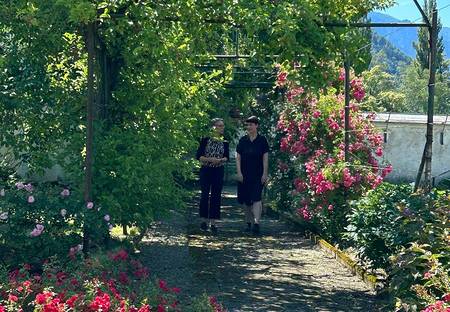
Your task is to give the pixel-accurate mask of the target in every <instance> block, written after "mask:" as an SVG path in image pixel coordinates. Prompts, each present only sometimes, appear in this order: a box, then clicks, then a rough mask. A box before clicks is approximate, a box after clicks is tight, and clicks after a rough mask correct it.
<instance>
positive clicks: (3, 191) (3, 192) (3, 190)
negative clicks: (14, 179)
mask: <svg viewBox="0 0 450 312" xmlns="http://www.w3.org/2000/svg"><path fill="white" fill-rule="evenodd" d="M0 196H2V197H3V196H5V189H1V190H0Z"/></svg>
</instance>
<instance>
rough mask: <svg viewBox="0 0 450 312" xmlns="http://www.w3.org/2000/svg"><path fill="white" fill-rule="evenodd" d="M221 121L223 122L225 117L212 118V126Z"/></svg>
mask: <svg viewBox="0 0 450 312" xmlns="http://www.w3.org/2000/svg"><path fill="white" fill-rule="evenodd" d="M219 121H221V122H223V119H222V118H213V119H211V127H214V126H215V125H216V123H218V122H219Z"/></svg>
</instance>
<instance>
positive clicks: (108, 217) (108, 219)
mask: <svg viewBox="0 0 450 312" xmlns="http://www.w3.org/2000/svg"><path fill="white" fill-rule="evenodd" d="M103 219H105V221H106V222H109V221H110V220H111V217H110V216H109V215H105V216H104V217H103Z"/></svg>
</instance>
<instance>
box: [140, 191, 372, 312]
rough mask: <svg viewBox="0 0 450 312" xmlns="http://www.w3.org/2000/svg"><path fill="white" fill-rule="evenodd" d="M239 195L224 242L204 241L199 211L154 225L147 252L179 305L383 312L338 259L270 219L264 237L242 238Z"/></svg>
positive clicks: (229, 196)
mask: <svg viewBox="0 0 450 312" xmlns="http://www.w3.org/2000/svg"><path fill="white" fill-rule="evenodd" d="M233 191H234V190H233V189H227V190H226V191H225V192H224V200H223V209H222V213H223V218H222V221H221V223H220V224H219V234H218V235H217V236H213V235H211V234H210V233H202V232H201V231H200V230H199V224H200V221H199V220H198V218H197V208H196V206H191V207H190V208H189V209H188V211H187V212H186V214H185V215H183V214H180V213H178V214H177V213H174V215H173V217H172V218H171V219H170V220H167V221H165V222H161V223H158V224H155V225H154V226H153V228H152V230H151V231H150V232H149V235H148V236H147V237H146V239H145V241H144V245H143V247H142V249H141V258H142V261H143V262H144V263H145V264H147V265H148V266H149V267H150V269H151V270H152V272H153V273H154V274H155V275H156V276H161V277H164V278H165V279H166V280H167V281H168V282H169V285H172V286H178V287H180V288H181V289H182V290H183V291H182V292H183V294H184V297H182V298H181V300H183V301H184V300H189V297H188V296H195V295H199V294H202V293H203V292H206V293H208V294H209V295H216V296H217V297H218V299H219V301H220V302H222V303H223V304H224V305H225V306H226V307H227V308H228V311H230V312H232V311H236V312H237V311H298V312H301V311H366V312H369V311H380V310H381V308H380V307H381V302H380V301H379V300H377V299H376V297H375V296H374V293H373V292H372V291H371V290H370V289H369V288H368V287H367V286H366V285H365V284H364V283H363V282H362V281H360V280H359V278H357V277H356V276H353V275H352V274H351V273H350V272H349V271H348V270H347V269H346V268H344V267H342V266H341V265H340V264H339V263H338V262H336V260H334V258H333V257H332V256H330V255H328V254H326V253H325V252H323V251H322V250H320V249H319V248H318V247H317V246H315V245H313V244H312V243H311V242H310V241H308V240H306V239H305V238H303V237H302V236H301V235H300V234H299V233H298V232H295V231H293V230H292V229H290V228H289V226H288V225H286V224H284V223H283V222H281V221H277V220H275V219H273V218H269V217H264V219H263V221H262V223H261V229H262V235H261V237H253V236H251V235H249V234H246V233H243V231H242V229H243V228H244V227H243V225H244V224H243V221H242V220H243V214H242V211H241V209H240V208H239V207H238V206H237V205H236V198H235V196H234V192H233Z"/></svg>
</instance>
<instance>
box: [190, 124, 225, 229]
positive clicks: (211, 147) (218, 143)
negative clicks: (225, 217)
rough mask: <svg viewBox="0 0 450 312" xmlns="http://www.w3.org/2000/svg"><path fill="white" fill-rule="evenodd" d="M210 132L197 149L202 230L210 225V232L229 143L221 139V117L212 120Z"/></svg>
mask: <svg viewBox="0 0 450 312" xmlns="http://www.w3.org/2000/svg"><path fill="white" fill-rule="evenodd" d="M211 123H212V128H213V131H212V134H211V136H210V137H206V138H203V139H202V140H201V142H200V146H199V148H198V150H197V159H198V160H199V161H200V162H201V164H202V166H201V168H200V186H201V191H202V194H201V198H200V217H201V218H203V221H202V223H201V225H200V227H201V229H202V230H205V231H206V230H207V229H208V225H211V232H213V233H214V234H215V233H217V227H216V220H217V219H220V201H221V196H222V187H223V176H224V164H225V162H226V161H228V159H229V158H230V155H229V154H230V152H229V144H228V142H227V141H225V140H224V139H223V131H224V127H225V126H224V123H223V119H220V118H215V119H213V120H212V122H211Z"/></svg>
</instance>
